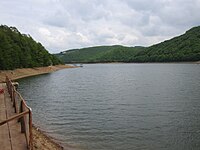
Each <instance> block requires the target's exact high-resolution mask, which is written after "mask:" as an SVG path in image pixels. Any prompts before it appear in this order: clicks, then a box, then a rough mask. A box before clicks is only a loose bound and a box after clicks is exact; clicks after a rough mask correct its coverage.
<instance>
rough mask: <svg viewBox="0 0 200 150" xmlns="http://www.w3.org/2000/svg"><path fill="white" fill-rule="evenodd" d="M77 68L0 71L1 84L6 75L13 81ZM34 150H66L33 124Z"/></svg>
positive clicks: (66, 66) (50, 67)
mask: <svg viewBox="0 0 200 150" xmlns="http://www.w3.org/2000/svg"><path fill="white" fill-rule="evenodd" d="M67 68H77V67H75V66H70V65H56V66H48V67H37V68H23V69H15V70H0V83H1V82H5V77H6V75H7V76H8V77H9V78H10V79H11V80H17V79H21V78H26V77H30V76H36V75H42V74H47V73H51V72H55V71H58V70H61V69H67ZM32 130H33V150H64V147H63V146H62V144H61V143H59V142H58V141H56V140H54V138H53V137H51V136H50V135H48V134H47V133H45V131H42V130H41V129H40V128H39V127H37V126H35V125H34V123H33V128H32Z"/></svg>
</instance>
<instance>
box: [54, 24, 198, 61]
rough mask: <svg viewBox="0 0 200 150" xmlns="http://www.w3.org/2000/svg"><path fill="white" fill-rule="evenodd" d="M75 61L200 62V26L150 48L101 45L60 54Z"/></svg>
mask: <svg viewBox="0 0 200 150" xmlns="http://www.w3.org/2000/svg"><path fill="white" fill-rule="evenodd" d="M56 56H57V57H59V58H60V59H62V60H63V61H64V62H66V63H74V62H88V63H90V62H91V63H92V62H181V61H199V60H200V26H198V27H194V28H192V29H190V30H188V31H187V32H186V33H185V34H183V35H181V36H178V37H175V38H172V39H171V40H167V41H164V42H161V43H159V44H156V45H153V46H150V47H124V46H119V45H118V46H99V47H89V48H83V49H75V50H69V51H64V52H61V53H59V54H56Z"/></svg>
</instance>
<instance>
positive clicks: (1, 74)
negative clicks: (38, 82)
mask: <svg viewBox="0 0 200 150" xmlns="http://www.w3.org/2000/svg"><path fill="white" fill-rule="evenodd" d="M66 68H77V67H74V66H70V65H56V66H48V67H37V68H23V69H15V70H0V83H1V82H5V76H6V75H7V76H8V77H9V78H10V79H11V80H17V79H21V78H26V77H30V76H36V75H41V74H47V73H51V72H55V71H58V70H61V69H66Z"/></svg>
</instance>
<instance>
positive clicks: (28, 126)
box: [0, 77, 33, 150]
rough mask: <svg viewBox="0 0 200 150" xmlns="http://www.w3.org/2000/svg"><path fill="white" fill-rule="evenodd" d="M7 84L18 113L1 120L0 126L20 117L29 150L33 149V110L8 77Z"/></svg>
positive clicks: (19, 120)
mask: <svg viewBox="0 0 200 150" xmlns="http://www.w3.org/2000/svg"><path fill="white" fill-rule="evenodd" d="M6 85H7V88H8V93H9V94H10V98H11V102H12V104H13V107H14V109H15V113H16V115H14V116H12V117H10V118H8V119H6V120H4V121H1V122H0V126H1V125H3V124H5V123H8V122H9V121H12V120H14V119H18V122H20V123H21V132H22V133H25V137H26V143H27V148H28V149H29V150H32V149H33V136H32V110H31V108H30V107H28V106H27V104H26V102H25V100H24V99H23V98H22V96H21V95H20V93H19V92H18V91H17V90H16V88H15V86H14V84H13V83H12V81H11V80H10V79H9V78H8V77H6Z"/></svg>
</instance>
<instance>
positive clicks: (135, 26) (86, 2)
mask: <svg viewBox="0 0 200 150" xmlns="http://www.w3.org/2000/svg"><path fill="white" fill-rule="evenodd" d="M199 11H200V0H0V24H3V25H8V26H15V27H17V28H18V30H19V31H20V32H21V33H25V34H30V35H31V36H32V37H33V38H34V39H35V40H36V41H37V42H40V43H42V44H43V45H44V46H45V48H46V49H47V50H49V51H50V52H51V53H58V52H60V51H64V50H68V49H74V48H83V47H89V46H98V45H124V46H150V45H152V44H156V43H159V42H162V41H164V40H167V39H170V38H172V37H174V36H178V35H181V34H183V33H185V31H186V30H188V29H190V28H191V27H194V26H198V25H200V13H199Z"/></svg>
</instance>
